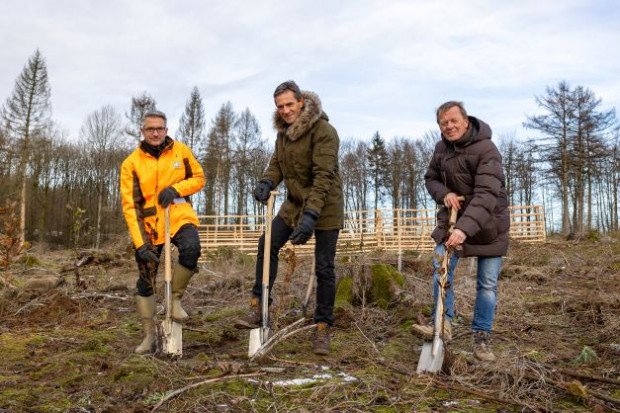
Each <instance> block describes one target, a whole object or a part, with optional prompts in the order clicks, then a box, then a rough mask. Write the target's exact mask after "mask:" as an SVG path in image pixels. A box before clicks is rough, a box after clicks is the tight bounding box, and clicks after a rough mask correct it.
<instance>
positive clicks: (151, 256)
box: [138, 242, 159, 264]
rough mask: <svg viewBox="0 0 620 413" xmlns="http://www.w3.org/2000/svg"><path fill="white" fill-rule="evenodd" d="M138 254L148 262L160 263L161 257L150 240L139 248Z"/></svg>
mask: <svg viewBox="0 0 620 413" xmlns="http://www.w3.org/2000/svg"><path fill="white" fill-rule="evenodd" d="M138 256H139V257H140V258H141V259H142V260H143V261H146V262H154V263H155V264H159V257H158V256H157V252H156V251H155V248H154V247H153V245H151V243H150V242H147V243H146V244H144V245H142V246H141V247H140V248H138Z"/></svg>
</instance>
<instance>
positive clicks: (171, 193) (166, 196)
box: [157, 186, 179, 208]
mask: <svg viewBox="0 0 620 413" xmlns="http://www.w3.org/2000/svg"><path fill="white" fill-rule="evenodd" d="M178 196H179V193H178V192H177V190H176V189H174V188H173V187H171V186H169V187H168V188H164V190H163V191H161V192H160V193H159V196H158V197H157V202H159V205H161V206H163V207H164V208H166V207H167V206H168V205H170V204H171V203H172V201H173V200H174V198H177V197H178Z"/></svg>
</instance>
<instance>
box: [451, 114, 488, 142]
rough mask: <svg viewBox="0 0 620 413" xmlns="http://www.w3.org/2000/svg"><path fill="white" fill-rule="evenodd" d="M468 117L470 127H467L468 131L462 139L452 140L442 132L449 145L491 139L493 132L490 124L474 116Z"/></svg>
mask: <svg viewBox="0 0 620 413" xmlns="http://www.w3.org/2000/svg"><path fill="white" fill-rule="evenodd" d="M467 118H468V119H469V128H467V132H465V135H463V137H462V138H461V139H459V140H457V141H454V142H450V141H449V140H447V139H446V138H445V137H444V136H443V134H441V139H443V140H444V141H445V142H446V144H447V145H448V146H452V145H454V146H459V147H463V146H467V145H470V144H472V143H473V142H476V141H480V140H483V139H491V136H492V134H493V132H492V131H491V127H490V126H489V125H488V124H486V123H485V122H484V121H481V120H480V119H478V118H475V117H473V116H468V117H467Z"/></svg>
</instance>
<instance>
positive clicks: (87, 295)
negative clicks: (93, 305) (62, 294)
mask: <svg viewBox="0 0 620 413" xmlns="http://www.w3.org/2000/svg"><path fill="white" fill-rule="evenodd" d="M71 298H109V299H111V300H122V301H130V300H131V301H133V298H128V297H122V296H120V295H112V294H102V293H83V294H76V295H72V296H71Z"/></svg>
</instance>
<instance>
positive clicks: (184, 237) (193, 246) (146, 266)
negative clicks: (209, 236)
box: [135, 224, 200, 297]
mask: <svg viewBox="0 0 620 413" xmlns="http://www.w3.org/2000/svg"><path fill="white" fill-rule="evenodd" d="M170 242H171V243H172V244H174V245H175V246H176V247H177V249H178V250H179V264H181V265H182V266H184V267H185V268H188V269H190V270H194V269H196V267H197V266H198V258H199V257H200V237H199V236H198V229H196V227H195V226H194V225H192V224H185V225H183V226H182V227H181V228H179V230H178V231H177V233H176V234H174V237H172V239H171V240H170ZM163 248H164V244H161V245H156V246H155V250H156V252H157V256H158V257H160V259H161V258H162V257H161V251H162V250H163ZM135 256H136V262H137V263H138V272H139V273H140V276H139V278H138V282H137V283H136V288H137V290H138V291H137V293H138V295H141V296H142V297H150V296H151V295H153V292H154V290H155V280H156V278H157V268H158V267H159V264H157V263H155V262H148V261H144V260H143V259H142V258H140V256H139V255H138V252H137V251H136V253H135Z"/></svg>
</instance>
